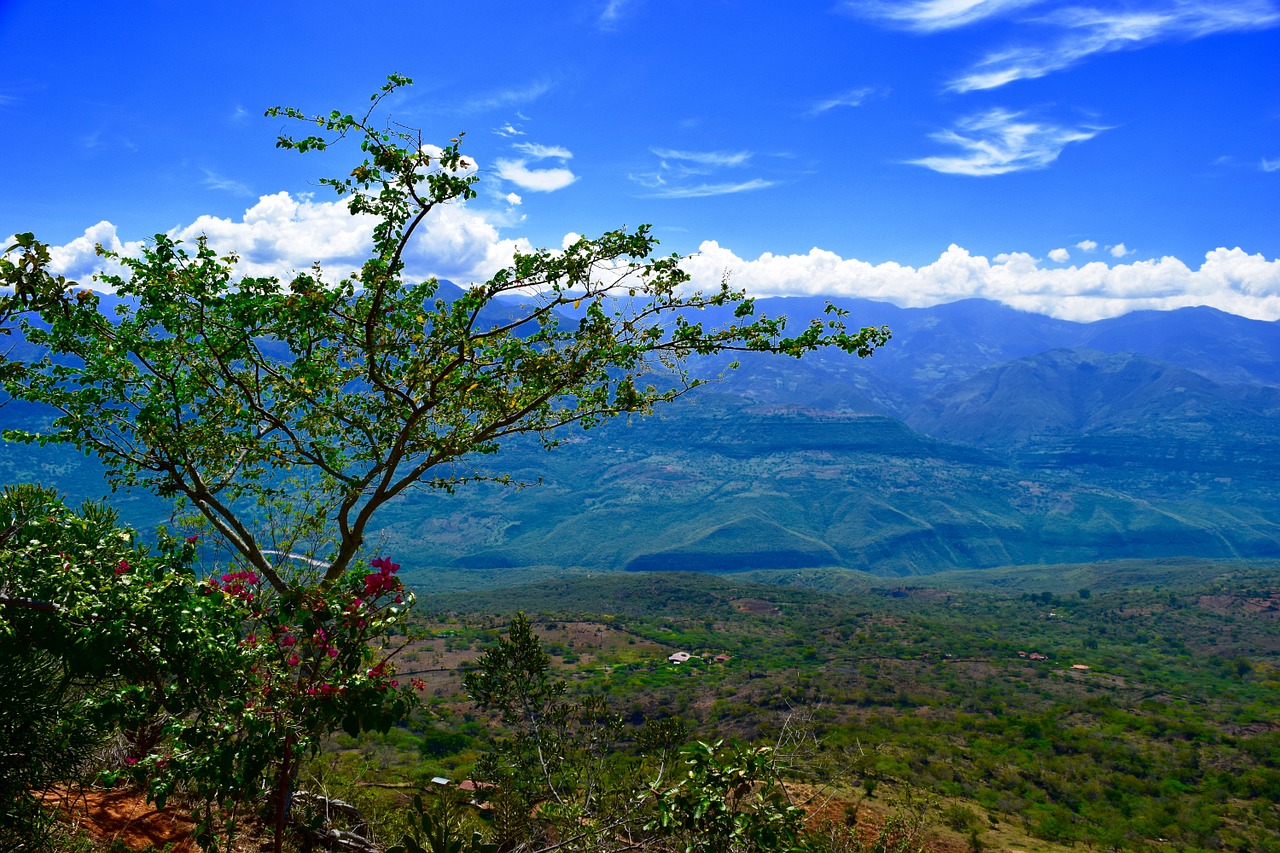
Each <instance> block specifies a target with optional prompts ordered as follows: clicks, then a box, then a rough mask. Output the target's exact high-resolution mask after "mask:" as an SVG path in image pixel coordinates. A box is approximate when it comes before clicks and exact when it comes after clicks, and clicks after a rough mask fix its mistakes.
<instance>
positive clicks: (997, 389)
mask: <svg viewBox="0 0 1280 853" xmlns="http://www.w3.org/2000/svg"><path fill="white" fill-rule="evenodd" d="M1278 414H1280V388H1276V387H1272V386H1260V385H1223V384H1219V383H1217V382H1215V381H1213V380H1212V379H1209V378H1208V377H1206V376H1204V375H1202V374H1200V373H1196V372H1193V371H1190V370H1185V369H1182V368H1179V367H1175V366H1173V365H1171V364H1169V363H1167V362H1163V361H1157V360H1155V359H1152V358H1148V357H1146V356H1143V355H1136V354H1134V353H1114V354H1107V353H1102V352H1099V351H1097V350H1083V349H1073V350H1052V351H1050V352H1045V353H1040V354H1038V355H1033V356H1028V357H1026V358H1020V359H1017V360H1015V361H1011V362H1007V363H1005V364H1001V365H999V366H997V367H991V368H988V369H986V370H984V371H982V372H981V373H978V374H977V375H975V376H974V377H973V378H971V379H967V380H964V381H962V382H956V383H953V384H951V385H948V386H946V387H945V388H944V389H942V390H941V391H939V392H937V393H936V394H934V395H933V396H932V397H931V398H929V399H928V400H926V401H925V402H923V403H921V404H920V405H919V406H918V407H917V408H916V409H915V410H914V411H913V412H912V413H911V414H909V415H908V416H907V418H906V420H907V422H908V423H909V424H911V426H912V427H914V428H915V429H918V430H920V431H922V432H924V433H927V434H929V435H933V436H935V437H937V438H941V439H944V440H947V441H959V442H964V443H968V444H976V445H980V446H983V447H989V448H1006V447H1016V446H1021V445H1025V444H1028V443H1035V442H1041V441H1045V440H1057V439H1062V438H1064V437H1084V436H1097V435H1109V436H1135V437H1141V438H1145V439H1149V440H1152V441H1158V442H1167V441H1207V442H1214V441H1218V440H1222V439H1227V440H1233V441H1239V442H1241V443H1242V445H1243V446H1244V447H1246V448H1247V447H1250V446H1253V445H1255V444H1256V443H1257V442H1258V441H1267V440H1268V439H1269V438H1270V437H1271V436H1272V435H1273V434H1274V433H1276V431H1277V430H1276V422H1275V418H1276V416H1277V415H1278Z"/></svg>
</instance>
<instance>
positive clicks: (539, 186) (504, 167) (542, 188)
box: [494, 159, 578, 193]
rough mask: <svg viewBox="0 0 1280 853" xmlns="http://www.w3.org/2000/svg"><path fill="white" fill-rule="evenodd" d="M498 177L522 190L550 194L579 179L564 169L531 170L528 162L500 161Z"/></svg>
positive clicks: (496, 164) (497, 166) (497, 164)
mask: <svg viewBox="0 0 1280 853" xmlns="http://www.w3.org/2000/svg"><path fill="white" fill-rule="evenodd" d="M494 165H495V167H496V168H497V170H498V177H500V178H502V179H503V180H507V181H510V182H511V183H513V184H515V185H516V186H518V187H520V188H521V189H526V190H531V191H533V192H540V193H548V192H554V191H555V190H562V189H564V188H565V187H567V186H569V184H571V183H573V182H574V181H576V180H577V179H578V176H577V175H575V174H574V173H573V172H571V171H569V170H568V169H565V168H563V167H557V168H554V169H530V168H529V166H528V161H527V160H523V159H520V160H499V161H497V163H495V164H494Z"/></svg>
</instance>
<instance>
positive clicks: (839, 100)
mask: <svg viewBox="0 0 1280 853" xmlns="http://www.w3.org/2000/svg"><path fill="white" fill-rule="evenodd" d="M874 91H875V90H874V89H871V88H862V89H850V90H849V91H847V92H842V93H841V94H839V95H835V96H833V97H830V98H827V99H826V100H822V101H818V102H817V103H816V104H814V105H813V106H811V107H810V108H809V109H808V110H807V111H806V112H805V114H806V115H810V116H816V115H822V114H823V113H825V112H827V111H829V110H834V109H835V108H836V107H860V106H862V103H863V101H865V100H866V99H867V98H868V97H870V96H871V94H872V93H873V92H874Z"/></svg>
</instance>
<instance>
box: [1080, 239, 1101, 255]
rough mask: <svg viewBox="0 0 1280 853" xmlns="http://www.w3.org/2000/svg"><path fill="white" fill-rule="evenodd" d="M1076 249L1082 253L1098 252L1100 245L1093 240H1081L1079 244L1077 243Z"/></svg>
mask: <svg viewBox="0 0 1280 853" xmlns="http://www.w3.org/2000/svg"><path fill="white" fill-rule="evenodd" d="M1076 248H1077V249H1079V250H1080V251H1082V252H1093V251H1097V248H1098V244H1097V243H1095V242H1094V241H1093V240H1081V241H1080V242H1079V243H1076Z"/></svg>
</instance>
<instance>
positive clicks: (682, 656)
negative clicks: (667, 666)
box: [667, 652, 693, 663]
mask: <svg viewBox="0 0 1280 853" xmlns="http://www.w3.org/2000/svg"><path fill="white" fill-rule="evenodd" d="M691 657H693V655H691V654H689V653H688V652H676V653H675V654H673V655H671V657H669V658H667V660H669V661H671V662H672V663H684V662H685V661H687V660H688V659H689V658H691Z"/></svg>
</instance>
